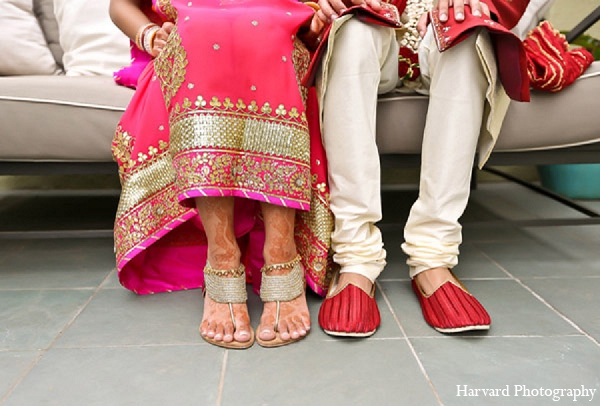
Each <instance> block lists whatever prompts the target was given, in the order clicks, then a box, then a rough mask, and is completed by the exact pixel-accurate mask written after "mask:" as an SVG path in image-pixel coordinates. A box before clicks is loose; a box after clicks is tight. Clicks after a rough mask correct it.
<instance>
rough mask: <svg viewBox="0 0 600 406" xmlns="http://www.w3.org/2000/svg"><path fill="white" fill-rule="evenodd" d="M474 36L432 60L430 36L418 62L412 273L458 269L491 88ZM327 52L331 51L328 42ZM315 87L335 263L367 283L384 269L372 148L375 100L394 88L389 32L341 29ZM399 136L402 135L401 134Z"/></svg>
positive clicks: (408, 247)
mask: <svg viewBox="0 0 600 406" xmlns="http://www.w3.org/2000/svg"><path fill="white" fill-rule="evenodd" d="M475 37H476V36H475V35H472V36H471V37H470V38H469V39H467V40H465V41H464V42H462V43H460V44H459V45H457V46H455V47H454V48H451V49H450V50H447V51H445V52H444V53H439V52H438V51H437V48H436V45H435V41H434V39H433V35H432V32H431V30H430V31H429V32H428V34H427V35H426V37H425V38H424V39H423V41H422V44H421V47H420V52H419V57H420V63H421V71H422V75H423V79H424V82H426V83H427V85H428V86H429V93H430V101H429V110H428V113H427V124H426V127H425V133H424V137H423V149H422V166H421V181H420V189H419V198H418V200H417V201H416V202H415V204H414V205H413V207H412V209H411V212H410V216H409V219H408V222H407V224H406V227H405V243H404V244H403V245H402V248H403V250H404V252H405V253H406V254H407V255H408V265H409V267H410V275H411V277H414V276H415V275H416V274H417V273H419V272H421V271H424V270H427V269H429V268H434V267H438V266H443V267H448V268H452V267H454V266H455V265H456V264H457V262H458V247H459V245H460V243H461V240H462V237H461V226H460V224H459V222H458V220H459V218H460V217H461V215H462V213H463V211H464V209H465V207H466V205H467V201H468V197H469V191H470V180H471V173H472V167H473V162H474V156H475V151H476V148H477V142H478V138H479V134H480V130H481V126H482V117H483V115H484V102H485V98H486V89H487V88H488V81H487V80H486V75H485V73H484V72H483V68H482V63H481V60H480V58H479V57H478V54H477V51H476V48H475ZM330 44H331V43H330ZM328 52H329V56H328V60H327V62H326V67H323V66H322V68H321V75H320V76H319V78H318V81H317V86H318V89H319V92H320V97H321V108H322V112H323V113H322V131H323V139H324V144H325V150H326V153H327V164H328V167H329V186H330V195H331V209H332V210H333V213H334V215H335V229H334V232H333V235H332V249H333V251H334V261H335V262H336V263H338V264H339V265H341V267H342V272H353V273H359V274H362V275H364V276H366V277H368V278H369V279H370V280H371V281H375V279H376V278H377V277H378V276H379V274H380V273H381V271H382V270H383V268H384V266H385V257H386V252H385V250H384V248H383V241H382V236H381V232H380V230H379V229H378V228H377V227H376V226H375V223H376V222H377V221H379V220H381V197H380V166H379V155H378V150H377V146H376V145H375V117H376V107H377V95H378V94H382V93H386V92H389V91H391V90H393V89H394V88H395V86H396V83H397V80H398V71H397V69H398V68H397V61H398V44H397V40H396V34H395V31H394V30H392V29H389V28H386V27H381V26H375V25H367V24H365V23H362V22H360V21H358V20H356V19H350V20H349V21H347V22H345V23H344V24H343V25H342V26H341V28H340V29H339V30H338V31H337V32H336V34H335V44H334V46H332V47H330V49H329V51H328ZM397 135H398V137H402V128H398V131H397Z"/></svg>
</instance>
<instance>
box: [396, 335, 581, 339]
mask: <svg viewBox="0 0 600 406" xmlns="http://www.w3.org/2000/svg"><path fill="white" fill-rule="evenodd" d="M561 337H582V338H585V339H588V337H587V336H586V335H585V334H583V333H581V334H575V333H573V334H553V335H543V334H505V335H487V334H481V335H474V334H471V335H460V338H461V339H466V340H468V339H477V340H487V339H506V338H510V339H521V338H522V339H528V338H561ZM415 338H416V339H419V340H421V339H434V340H451V339H453V338H456V336H450V335H440V336H408V337H407V339H415Z"/></svg>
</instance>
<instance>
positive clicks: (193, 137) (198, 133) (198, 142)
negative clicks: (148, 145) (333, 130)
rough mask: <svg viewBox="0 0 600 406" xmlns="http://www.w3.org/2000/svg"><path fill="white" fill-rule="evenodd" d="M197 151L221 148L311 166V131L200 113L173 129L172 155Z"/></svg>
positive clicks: (237, 117) (236, 117)
mask: <svg viewBox="0 0 600 406" xmlns="http://www.w3.org/2000/svg"><path fill="white" fill-rule="evenodd" d="M194 148H220V149H229V150H242V151H250V152H252V153H256V154H269V155H278V156H282V157H287V158H289V159H291V160H298V161H301V162H302V163H308V162H309V159H310V140H309V136H308V128H307V127H304V126H297V125H286V124H285V122H282V121H275V120H269V121H267V120H259V119H257V118H246V117H239V116H238V115H237V114H225V113H219V114H199V115H190V116H187V117H184V118H182V119H180V120H178V121H177V122H176V123H174V124H173V125H172V126H171V152H172V153H173V155H176V154H178V153H180V152H182V151H185V150H189V149H194Z"/></svg>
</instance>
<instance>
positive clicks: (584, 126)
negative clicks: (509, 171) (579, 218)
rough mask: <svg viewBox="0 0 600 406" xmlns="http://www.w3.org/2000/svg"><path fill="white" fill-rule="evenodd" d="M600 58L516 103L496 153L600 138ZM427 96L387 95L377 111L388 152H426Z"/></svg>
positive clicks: (382, 144)
mask: <svg viewBox="0 0 600 406" xmlns="http://www.w3.org/2000/svg"><path fill="white" fill-rule="evenodd" d="M599 94H600V61H598V62H594V63H593V64H592V66H591V67H590V68H589V69H588V70H587V71H586V73H585V74H584V75H583V76H581V77H580V78H579V79H577V80H576V81H575V83H574V84H573V85H571V86H570V87H567V88H566V89H564V90H563V91H561V92H559V93H547V92H539V91H532V93H531V102H530V103H519V102H514V101H511V104H510V107H509V109H508V112H507V115H506V118H505V120H504V124H503V126H502V131H501V132H500V136H499V137H498V143H497V144H496V149H495V151H524V150H537V149H547V148H561V147H568V146H575V145H583V144H588V143H592V142H598V141H600V132H599V131H598V129H599V128H600V114H598V112H599V111H600V97H598V95H599ZM426 112H427V98H426V97H425V96H416V95H394V94H391V95H386V96H383V97H381V98H380V100H379V105H378V110H377V144H378V146H379V151H380V153H382V154H411V153H418V152H419V151H420V150H421V142H422V139H423V135H422V134H423V129H424V127H425V114H426Z"/></svg>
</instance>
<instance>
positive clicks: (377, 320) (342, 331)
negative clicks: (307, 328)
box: [319, 274, 381, 337]
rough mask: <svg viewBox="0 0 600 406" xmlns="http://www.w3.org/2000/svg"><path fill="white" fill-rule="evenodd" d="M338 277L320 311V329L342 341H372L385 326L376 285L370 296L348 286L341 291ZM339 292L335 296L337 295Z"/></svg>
mask: <svg viewBox="0 0 600 406" xmlns="http://www.w3.org/2000/svg"><path fill="white" fill-rule="evenodd" d="M338 275H339V274H337V275H336V276H335V278H334V280H333V282H332V283H331V286H330V287H329V292H328V293H327V297H326V298H325V300H324V301H323V303H322V304H321V308H320V309H319V325H320V326H321V328H322V329H323V331H325V333H327V334H329V335H332V336H340V337H369V336H372V335H373V334H375V331H377V328H378V327H379V325H380V324H381V316H380V314H379V308H378V307H377V302H376V301H375V284H373V288H372V289H371V292H370V293H366V292H365V291H364V290H362V289H361V288H359V287H358V286H356V285H354V284H352V283H347V284H346V285H345V286H344V287H343V288H342V289H339V290H338V289H337V285H338V284H337V281H338ZM334 292H335V293H334Z"/></svg>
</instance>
